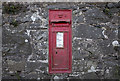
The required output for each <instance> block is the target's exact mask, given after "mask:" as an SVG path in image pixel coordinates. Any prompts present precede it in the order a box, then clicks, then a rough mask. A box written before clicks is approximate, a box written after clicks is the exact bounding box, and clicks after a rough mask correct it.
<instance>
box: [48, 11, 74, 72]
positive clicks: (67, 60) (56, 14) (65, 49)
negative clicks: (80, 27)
mask: <svg viewBox="0 0 120 81" xmlns="http://www.w3.org/2000/svg"><path fill="white" fill-rule="evenodd" d="M71 24H72V10H49V73H71V71H72V26H71Z"/></svg>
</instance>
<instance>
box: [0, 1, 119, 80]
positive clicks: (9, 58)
mask: <svg viewBox="0 0 120 81" xmlns="http://www.w3.org/2000/svg"><path fill="white" fill-rule="evenodd" d="M10 4H11V5H10ZM8 5H10V6H9V7H8ZM16 6H17V8H20V9H21V8H24V10H17V9H16ZM119 6H120V5H119V3H79V2H78V3H3V8H2V9H3V14H2V15H3V24H2V26H3V29H2V31H3V33H2V34H3V36H2V40H3V42H2V44H3V45H2V46H3V50H2V56H3V61H2V62H3V76H2V78H3V79H51V80H52V79H120V74H119V73H120V63H119V61H120V51H119V50H120V35H119V34H120V33H119V32H120V23H119V20H120V7H119ZM6 9H9V10H6ZM49 9H72V12H73V14H72V18H73V19H72V22H73V23H72V57H73V58H72V73H70V74H66V73H64V74H53V75H50V74H48V10H49Z"/></svg>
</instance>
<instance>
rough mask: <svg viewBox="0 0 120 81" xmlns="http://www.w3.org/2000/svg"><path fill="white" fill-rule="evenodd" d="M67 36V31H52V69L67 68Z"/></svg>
mask: <svg viewBox="0 0 120 81" xmlns="http://www.w3.org/2000/svg"><path fill="white" fill-rule="evenodd" d="M68 40H69V37H68V32H67V31H66V32H64V31H55V32H52V45H53V46H52V47H53V48H52V69H53V70H55V69H58V70H67V69H69V53H68V52H69V50H68V47H69V46H68V45H69V42H68Z"/></svg>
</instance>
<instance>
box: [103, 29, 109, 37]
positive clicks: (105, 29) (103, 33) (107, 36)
mask: <svg viewBox="0 0 120 81" xmlns="http://www.w3.org/2000/svg"><path fill="white" fill-rule="evenodd" d="M102 29H103V31H102V34H103V36H104V38H105V39H108V36H107V35H105V31H106V28H105V27H102Z"/></svg>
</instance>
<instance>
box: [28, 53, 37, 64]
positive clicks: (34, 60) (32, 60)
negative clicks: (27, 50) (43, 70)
mask: <svg viewBox="0 0 120 81" xmlns="http://www.w3.org/2000/svg"><path fill="white" fill-rule="evenodd" d="M32 57H33V54H31V55H30V56H29V57H28V58H27V61H28V62H36V61H35V60H30V59H31V58H32Z"/></svg>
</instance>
